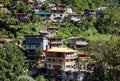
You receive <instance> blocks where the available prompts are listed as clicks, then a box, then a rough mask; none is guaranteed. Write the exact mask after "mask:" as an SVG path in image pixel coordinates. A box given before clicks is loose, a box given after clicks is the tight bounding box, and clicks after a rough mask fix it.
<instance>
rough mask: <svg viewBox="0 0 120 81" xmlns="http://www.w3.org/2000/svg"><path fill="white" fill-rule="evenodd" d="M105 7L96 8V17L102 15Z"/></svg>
mask: <svg viewBox="0 0 120 81" xmlns="http://www.w3.org/2000/svg"><path fill="white" fill-rule="evenodd" d="M106 8H107V7H98V8H96V10H95V11H96V14H97V15H100V14H103V11H104V10H105V9H106Z"/></svg>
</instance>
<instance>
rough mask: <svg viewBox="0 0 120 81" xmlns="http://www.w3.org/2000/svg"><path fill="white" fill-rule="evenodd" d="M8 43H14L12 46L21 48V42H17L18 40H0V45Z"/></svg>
mask: <svg viewBox="0 0 120 81" xmlns="http://www.w3.org/2000/svg"><path fill="white" fill-rule="evenodd" d="M8 42H10V43H14V44H15V45H17V46H21V44H22V41H21V40H18V39H0V43H1V44H2V45H5V44H6V43H8Z"/></svg>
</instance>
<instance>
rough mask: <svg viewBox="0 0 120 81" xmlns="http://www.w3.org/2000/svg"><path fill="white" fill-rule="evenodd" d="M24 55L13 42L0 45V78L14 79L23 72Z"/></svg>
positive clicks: (13, 80) (14, 80) (2, 79)
mask: <svg viewBox="0 0 120 81" xmlns="http://www.w3.org/2000/svg"><path fill="white" fill-rule="evenodd" d="M23 65H24V56H23V53H22V51H21V50H20V49H19V48H18V47H17V46H16V45H14V44H11V43H7V44H5V46H3V45H0V69H1V70H0V80H1V81H6V80H7V81H16V80H17V76H19V75H21V74H23V69H24V67H23Z"/></svg>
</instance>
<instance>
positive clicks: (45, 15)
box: [35, 11, 51, 20]
mask: <svg viewBox="0 0 120 81" xmlns="http://www.w3.org/2000/svg"><path fill="white" fill-rule="evenodd" d="M35 14H36V15H39V17H40V19H41V20H46V19H49V17H50V15H51V13H50V12H43V11H41V12H35Z"/></svg>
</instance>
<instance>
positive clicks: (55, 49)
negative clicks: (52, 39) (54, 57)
mask: <svg viewBox="0 0 120 81" xmlns="http://www.w3.org/2000/svg"><path fill="white" fill-rule="evenodd" d="M48 52H63V53H71V52H77V51H76V50H73V49H70V48H57V47H53V48H51V49H49V50H48Z"/></svg>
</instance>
